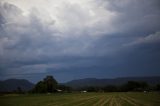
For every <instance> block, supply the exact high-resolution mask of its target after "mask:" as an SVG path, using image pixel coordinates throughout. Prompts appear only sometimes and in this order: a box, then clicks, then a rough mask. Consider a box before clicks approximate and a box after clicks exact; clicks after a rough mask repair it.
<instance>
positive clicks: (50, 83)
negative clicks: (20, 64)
mask: <svg viewBox="0 0 160 106" xmlns="http://www.w3.org/2000/svg"><path fill="white" fill-rule="evenodd" d="M57 86H58V83H57V81H56V80H55V79H54V78H53V76H47V77H46V78H44V80H43V81H39V82H38V83H37V84H36V85H35V88H34V89H33V92H35V93H47V92H55V91H56V89H57Z"/></svg>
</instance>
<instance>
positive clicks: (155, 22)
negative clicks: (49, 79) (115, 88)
mask: <svg viewBox="0 0 160 106" xmlns="http://www.w3.org/2000/svg"><path fill="white" fill-rule="evenodd" d="M159 4H160V2H159V0H152V1H146V0H141V1H139V0H123V1H119V0H99V1H97V0H81V1H78V0H67V1H66V0H59V1H57V0H34V1H33V0H32V1H31V0H22V1H19V0H2V1H1V2H0V75H1V79H5V78H11V77H15V78H24V77H26V78H28V79H31V80H34V81H37V80H38V79H40V78H41V77H43V76H45V75H46V74H53V75H54V76H55V77H56V78H57V79H58V80H59V81H64V80H71V79H75V78H84V77H100V78H102V77H120V76H131V75H135V76H137V75H138V76H142V75H160V72H158V70H159V69H160V65H159V64H160V56H159V54H160V47H159V46H158V45H159V44H160V22H159V19H160V8H159ZM115 73H116V74H115ZM30 74H32V75H33V76H34V75H35V76H34V77H33V76H31V75H30Z"/></svg>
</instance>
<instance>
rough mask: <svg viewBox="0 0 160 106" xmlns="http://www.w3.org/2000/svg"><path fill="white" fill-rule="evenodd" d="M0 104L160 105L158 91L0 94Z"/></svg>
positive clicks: (77, 105) (67, 105)
mask: <svg viewBox="0 0 160 106" xmlns="http://www.w3.org/2000/svg"><path fill="white" fill-rule="evenodd" d="M0 106H160V94H159V93H153V92H152V93H151V92H149V93H135V92H134V93H133V92H124V93H122V92H121V93H116V92H115V93H68V94H67V93H66V94H27V95H13V94H12V95H11V94H10V95H4V96H0Z"/></svg>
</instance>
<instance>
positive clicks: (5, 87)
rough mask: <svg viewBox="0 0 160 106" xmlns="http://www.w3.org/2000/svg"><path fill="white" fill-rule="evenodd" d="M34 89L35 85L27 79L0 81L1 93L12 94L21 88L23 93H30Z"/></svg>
mask: <svg viewBox="0 0 160 106" xmlns="http://www.w3.org/2000/svg"><path fill="white" fill-rule="evenodd" d="M33 87H34V84H33V83H31V82H29V81H28V80H25V79H8V80H4V81H0V92H12V91H15V90H17V89H18V88H21V90H22V91H28V90H30V89H32V88H33Z"/></svg>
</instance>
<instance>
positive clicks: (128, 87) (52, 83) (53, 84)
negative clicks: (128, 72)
mask: <svg viewBox="0 0 160 106" xmlns="http://www.w3.org/2000/svg"><path fill="white" fill-rule="evenodd" d="M72 91H87V92H128V91H145V92H147V91H160V84H157V85H156V86H150V85H149V84H148V83H147V82H139V81H128V82H127V83H125V84H123V85H120V86H116V85H106V86H103V87H99V86H86V87H82V88H78V89H72V88H71V87H69V86H66V85H61V84H58V82H57V81H56V80H55V79H54V77H53V76H47V77H46V78H44V79H43V80H42V81H39V82H38V83H37V84H36V85H35V87H34V88H33V89H32V90H31V92H32V93H53V92H72Z"/></svg>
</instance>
